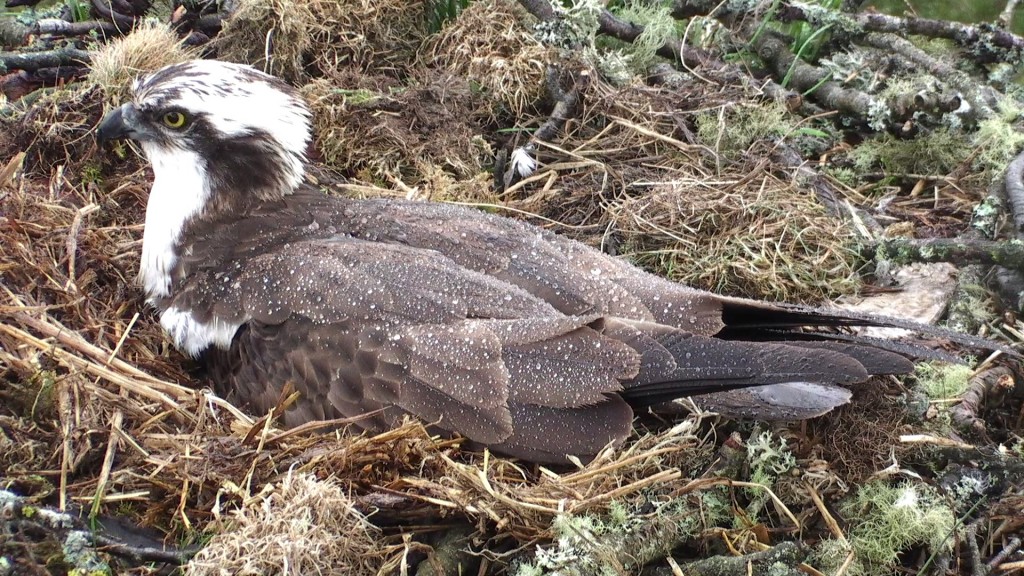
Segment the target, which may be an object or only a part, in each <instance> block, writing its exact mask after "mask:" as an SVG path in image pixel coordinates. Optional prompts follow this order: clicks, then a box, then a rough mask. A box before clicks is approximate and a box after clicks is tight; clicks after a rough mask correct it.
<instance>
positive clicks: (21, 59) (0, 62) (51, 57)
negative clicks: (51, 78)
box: [0, 48, 92, 72]
mask: <svg viewBox="0 0 1024 576" xmlns="http://www.w3.org/2000/svg"><path fill="white" fill-rule="evenodd" d="M91 61H92V58H91V56H90V55H89V52H87V51H85V50H78V49H76V48H61V49H59V50H48V51H46V52H24V53H22V52H0V72H9V71H11V70H28V71H33V72H34V71H36V70H39V69H41V68H56V67H58V66H88V65H89V63H90V62H91Z"/></svg>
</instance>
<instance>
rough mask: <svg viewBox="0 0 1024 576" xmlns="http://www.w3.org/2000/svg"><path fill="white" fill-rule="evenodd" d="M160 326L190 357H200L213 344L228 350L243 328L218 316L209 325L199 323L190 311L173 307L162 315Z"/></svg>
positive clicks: (179, 348)
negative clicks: (239, 330)
mask: <svg viewBox="0 0 1024 576" xmlns="http://www.w3.org/2000/svg"><path fill="white" fill-rule="evenodd" d="M160 325H161V326H163V328H164V330H166V331H167V334H168V336H170V337H171V341H172V342H174V345H175V346H177V347H178V350H181V351H182V352H184V353H185V354H188V355H189V356H198V355H199V353H200V352H202V351H203V350H205V349H206V348H208V347H209V346H210V345H211V344H212V345H214V346H217V347H218V348H223V349H225V350H226V349H228V348H230V347H231V340H232V339H233V338H234V337H235V333H236V332H238V328H239V327H241V326H242V324H240V323H233V322H226V321H224V320H222V319H220V318H217V317H216V316H215V317H214V318H213V321H212V322H210V323H209V324H204V323H202V322H198V321H197V320H196V319H195V317H194V316H192V313H191V312H189V311H188V310H181V309H178V308H175V307H174V306H171V307H170V308H168V309H167V310H164V312H163V314H161V315H160Z"/></svg>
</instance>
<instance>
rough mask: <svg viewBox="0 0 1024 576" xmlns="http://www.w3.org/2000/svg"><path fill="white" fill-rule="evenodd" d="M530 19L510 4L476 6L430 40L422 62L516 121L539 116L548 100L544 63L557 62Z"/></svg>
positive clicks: (504, 0)
mask: <svg viewBox="0 0 1024 576" xmlns="http://www.w3.org/2000/svg"><path fill="white" fill-rule="evenodd" d="M532 20H533V18H532V17H530V16H529V15H528V14H526V13H525V11H524V10H523V9H522V7H521V6H519V4H518V3H516V2H513V1H512V0H498V1H494V2H473V3H471V4H470V5H469V6H468V7H467V8H466V9H465V10H464V11H463V12H462V13H461V14H460V15H459V17H458V18H457V19H455V20H452V21H450V22H449V23H448V24H447V25H446V26H445V27H444V28H443V29H442V30H441V31H440V32H439V33H438V34H435V35H432V36H430V37H429V38H428V39H427V42H426V44H425V46H424V47H423V50H422V51H421V54H422V56H421V58H422V59H424V60H425V63H426V65H427V66H429V67H434V68H440V69H443V70H445V71H446V72H447V73H449V74H451V75H453V76H457V77H461V78H465V79H467V80H469V81H470V82H472V83H473V84H474V86H476V87H477V89H478V90H480V91H482V92H483V93H485V94H486V96H487V97H488V98H490V99H491V100H492V101H493V102H495V103H496V104H497V105H500V106H501V107H502V108H504V111H505V113H506V114H509V115H511V117H513V118H521V117H522V116H523V115H525V114H527V113H531V112H532V113H536V112H537V105H538V103H540V102H541V101H542V99H543V97H544V81H545V67H546V64H545V63H547V62H552V61H554V60H556V59H557V57H556V56H555V54H554V50H553V49H552V48H550V47H546V46H544V45H543V44H541V43H540V42H539V41H538V40H537V39H536V38H535V37H534V36H533V34H531V33H530V31H529V27H528V23H530V22H531V21H532ZM498 112H499V110H497V109H495V110H493V111H492V114H493V117H495V118H496V117H497V116H498Z"/></svg>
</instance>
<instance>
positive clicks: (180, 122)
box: [163, 110, 186, 128]
mask: <svg viewBox="0 0 1024 576" xmlns="http://www.w3.org/2000/svg"><path fill="white" fill-rule="evenodd" d="M163 121H164V125H165V126H167V127H168V128H181V127H182V126H184V125H185V121H186V118H185V115H184V114H182V113H181V112H178V111H176V110H175V111H172V112H165V113H164V117H163Z"/></svg>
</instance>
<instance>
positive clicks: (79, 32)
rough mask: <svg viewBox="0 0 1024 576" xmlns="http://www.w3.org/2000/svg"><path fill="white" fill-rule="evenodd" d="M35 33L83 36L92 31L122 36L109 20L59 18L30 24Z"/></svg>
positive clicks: (120, 31) (121, 32) (119, 30)
mask: <svg viewBox="0 0 1024 576" xmlns="http://www.w3.org/2000/svg"><path fill="white" fill-rule="evenodd" d="M32 31H33V32H34V33H35V34H50V35H52V36H85V35H86V34H90V33H92V32H96V33H98V34H102V35H104V36H122V35H123V34H124V32H125V31H122V30H121V29H120V28H118V27H117V26H115V25H113V24H111V23H110V22H101V21H99V20H89V21H86V22H68V21H67V20H61V19H60V18H44V19H42V20H39V21H38V22H36V23H35V24H34V25H33V26H32Z"/></svg>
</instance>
